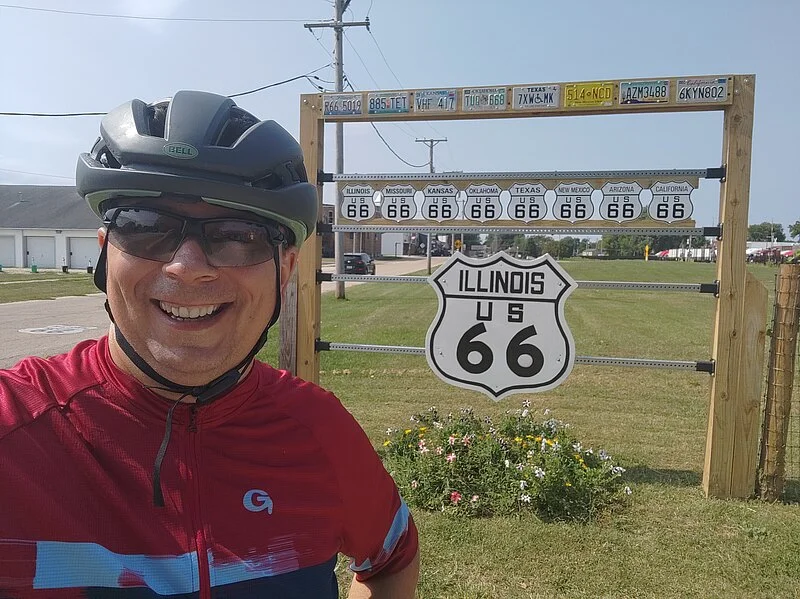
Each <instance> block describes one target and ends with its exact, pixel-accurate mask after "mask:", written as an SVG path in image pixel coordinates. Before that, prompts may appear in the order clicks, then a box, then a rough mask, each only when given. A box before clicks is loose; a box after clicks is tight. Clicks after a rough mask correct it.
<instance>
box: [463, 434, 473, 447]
mask: <svg viewBox="0 0 800 599" xmlns="http://www.w3.org/2000/svg"><path fill="white" fill-rule="evenodd" d="M461 442H462V443H463V444H464V445H469V444H470V443H471V442H472V438H471V437H470V436H469V435H464V438H463V439H461Z"/></svg>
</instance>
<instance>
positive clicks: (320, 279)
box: [317, 270, 333, 283]
mask: <svg viewBox="0 0 800 599" xmlns="http://www.w3.org/2000/svg"><path fill="white" fill-rule="evenodd" d="M331 281H333V273H329V272H322V271H321V270H318V271H317V283H330V282H331Z"/></svg>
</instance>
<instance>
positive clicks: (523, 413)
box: [522, 408, 528, 418]
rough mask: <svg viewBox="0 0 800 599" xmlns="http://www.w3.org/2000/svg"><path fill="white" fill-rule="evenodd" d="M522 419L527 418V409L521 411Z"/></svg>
mask: <svg viewBox="0 0 800 599" xmlns="http://www.w3.org/2000/svg"><path fill="white" fill-rule="evenodd" d="M522 417H523V418H527V417H528V409H527V408H526V409H524V410H522Z"/></svg>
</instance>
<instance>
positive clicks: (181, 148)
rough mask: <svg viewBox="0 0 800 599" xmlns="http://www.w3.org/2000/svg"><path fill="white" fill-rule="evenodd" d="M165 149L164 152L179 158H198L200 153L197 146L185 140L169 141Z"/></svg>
mask: <svg viewBox="0 0 800 599" xmlns="http://www.w3.org/2000/svg"><path fill="white" fill-rule="evenodd" d="M163 149H164V154H166V155H167V156H172V157H173V158H177V159H178V160H191V159H192V158H197V154H198V152H197V148H195V147H194V146H193V145H191V144H186V143H183V142H174V143H168V144H166V145H164V148H163Z"/></svg>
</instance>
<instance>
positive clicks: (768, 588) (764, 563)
mask: <svg viewBox="0 0 800 599" xmlns="http://www.w3.org/2000/svg"><path fill="white" fill-rule="evenodd" d="M562 265H563V266H564V267H565V268H566V269H567V270H568V271H569V272H570V274H571V275H572V276H573V277H574V278H575V279H577V280H614V281H660V282H676V283H699V282H711V281H713V280H714V279H715V278H716V270H715V265H711V264H693V263H677V262H650V263H644V262H622V261H619V262H615V261H609V262H600V261H598V262H594V261H577V260H576V261H569V260H568V261H564V262H562ZM749 268H750V269H751V272H753V273H754V274H755V275H756V276H757V277H758V278H759V279H760V280H761V281H763V282H764V283H765V285H766V286H767V288H768V289H769V291H770V300H771V299H772V297H773V295H774V293H773V286H774V277H775V275H776V273H777V269H775V268H774V267H767V266H761V265H752V266H750V267H749ZM420 274H421V273H420ZM10 276H12V275H6V274H5V273H4V274H3V275H2V278H0V281H6V280H11V279H9V278H8V277H10ZM23 276H26V277H27V276H28V275H23ZM31 276H33V275H31ZM38 276H42V275H41V273H40V275H38ZM72 276H73V275H69V276H67V275H65V276H64V278H63V279H60V281H59V282H58V284H59V285H63V289H65V292H64V293H61V295H68V294H72V293H75V290H74V289H73V288H72V287H70V286H71V285H73V284H74V285H85V286H86V290H85V291H84V292H92V290H93V287H91V281H90V279H89V277H88V276H87V275H85V274H84V275H77V274H76V275H74V276H75V278H74V279H73V278H72ZM80 277H83V279H84V280H81V278H80ZM49 278H53V277H52V275H50V277H49ZM29 280H31V281H32V280H33V279H29ZM39 285H41V286H42V287H39ZM45 285H50V283H37V284H30V285H0V302H2V301H10V300H8V299H4V298H5V297H6V296H7V294H8V293H10V291H9V289H10V288H16V287H20V288H23V289H24V290H27V292H29V293H34V292H38V291H40V290H41V291H42V292H43V293H51V294H52V293H58V289H57V288H56V287H58V286H56V287H54V288H51V289H46V288H45V287H44V286H45ZM59 289H60V288H59ZM14 293H19V294H20V295H24V293H21V292H16V291H15V292H14ZM20 299H23V298H20ZM24 299H31V298H24ZM322 304H323V308H322V313H323V322H322V338H323V339H324V340H327V341H339V342H355V343H375V344H386V345H389V344H391V345H411V346H422V345H423V343H424V339H425V333H426V330H427V328H428V326H429V325H430V323H431V321H432V319H433V316H434V314H435V313H436V308H437V301H436V296H435V294H434V292H433V290H432V288H430V287H429V286H427V285H403V284H385V283H373V284H365V285H359V286H356V287H352V288H351V289H349V290H348V293H347V300H344V301H342V300H336V299H335V298H334V297H333V296H332V294H325V295H324V296H323V302H322ZM714 306H715V299H714V297H713V296H711V295H709V294H702V295H701V294H698V293H675V292H673V293H668V292H632V291H606V290H587V289H584V290H581V289H578V290H576V291H575V292H574V293H573V294H572V296H571V297H570V298H569V300H568V302H567V305H566V318H567V322H568V325H569V326H570V328H571V330H572V333H573V336H574V338H575V342H576V349H577V354H578V355H594V356H620V357H646V358H662V359H680V360H707V359H709V358H710V355H711V343H712V336H713V319H714ZM770 314H771V310H770ZM277 338H278V335H277V334H276V333H273V334H272V335H271V336H270V342H269V344H268V345H267V347H266V348H265V349H264V351H263V352H262V354H261V357H262V358H265V359H267V360H268V361H270V362H272V363H275V361H276V355H277V347H276V339H277ZM321 363H322V367H321V369H322V372H321V383H322V384H323V385H324V386H325V387H327V388H329V389H331V390H332V391H334V392H335V393H336V394H337V395H338V396H339V397H340V398H341V400H342V402H343V403H344V404H345V405H346V406H347V408H348V409H349V410H350V411H351V412H352V413H353V414H354V415H355V417H356V418H357V419H358V420H359V422H361V424H362V425H363V426H364V428H365V430H366V431H367V433H368V434H369V436H370V438H371V439H372V440H373V442H374V444H375V445H376V447H377V446H379V445H381V443H382V441H383V440H384V439H385V430H386V428H387V427H391V428H400V427H402V426H403V425H404V424H405V423H406V422H408V419H409V416H410V415H411V414H413V413H415V412H418V411H423V410H425V409H427V408H428V407H429V406H432V405H435V406H437V407H438V409H439V411H440V413H447V412H448V411H453V412H457V410H458V409H460V408H462V407H466V406H471V407H473V408H474V409H475V411H476V412H477V413H479V414H486V415H499V414H502V413H503V412H505V411H506V410H509V409H515V408H518V407H519V406H520V404H521V401H522V400H523V399H528V400H530V401H531V404H532V409H536V410H537V411H539V413H541V412H542V411H543V410H545V409H549V410H551V412H552V414H551V415H552V416H555V417H556V418H558V419H560V420H563V421H565V422H568V423H570V425H571V426H572V428H573V429H574V431H575V433H576V434H577V436H578V438H579V439H581V441H582V443H583V444H584V446H591V447H594V448H595V449H596V450H599V449H600V448H603V449H605V450H606V451H608V453H610V454H611V455H612V456H613V457H614V459H615V460H616V461H617V462H618V463H620V464H621V465H623V466H624V467H625V468H626V469H627V471H626V472H625V474H624V475H623V476H624V478H625V481H626V484H629V485H630V487H631V488H632V489H633V494H632V495H631V496H630V498H629V505H628V506H627V507H626V508H625V509H622V510H620V511H617V512H615V513H612V514H609V515H607V516H606V517H604V518H603V519H602V520H601V521H599V522H597V523H594V524H590V525H577V524H564V523H555V524H553V523H543V522H540V521H538V520H536V519H534V518H521V519H518V518H489V519H481V520H458V519H454V518H451V517H448V516H445V515H443V514H440V513H423V512H420V511H418V510H414V517H415V519H416V522H417V524H418V527H419V530H420V539H421V547H422V574H421V581H420V586H419V594H418V596H419V597H420V598H421V599H422V598H424V599H428V598H430V599H433V598H437V599H438V598H446V599H462V598H463V599H468V598H469V599H477V598H534V597H536V598H538V597H565V598H584V597H619V598H637V599H638V598H656V597H658V598H661V597H681V598H684V597H697V598H707V597H734V598H735V597H748V598H753V597H764V598H766V597H770V598H773V597H781V598H784V597H800V507H799V506H798V505H796V504H795V505H792V504H781V503H777V504H766V503H762V502H758V501H739V500H736V501H721V500H714V499H706V498H705V497H704V496H703V493H702V489H701V478H702V470H703V455H704V450H705V442H706V425H707V422H706V421H707V415H708V402H709V389H710V381H711V378H710V377H709V375H707V374H703V373H694V372H682V371H681V372H677V371H664V370H647V369H634V368H620V367H598V366H582V365H576V366H575V368H574V370H573V371H572V374H571V375H570V377H569V378H568V379H567V380H566V381H565V382H564V384H562V385H561V386H560V387H558V388H556V389H554V390H552V391H550V392H546V393H541V394H529V395H516V396H512V397H510V398H507V399H505V400H502V401H500V402H492V401H490V400H489V399H487V398H486V396H484V395H482V394H479V393H476V392H471V391H467V390H463V389H459V388H456V387H452V386H448V385H446V384H444V383H443V382H442V381H440V380H439V379H438V378H437V377H436V376H435V375H434V374H433V373H432V372H431V371H430V369H429V368H428V365H427V362H426V361H425V358H424V357H421V356H411V355H382V354H367V353H350V352H325V353H323V354H322V356H321ZM797 388H798V385H796V386H795V389H796V393H797ZM548 417H549V416H548ZM340 566H341V568H340V580H341V583H342V587H343V588H346V586H347V581H348V579H349V575H348V574H347V573H346V572H345V571H344V566H345V562H344V561H341V562H340ZM343 594H344V591H343Z"/></svg>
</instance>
